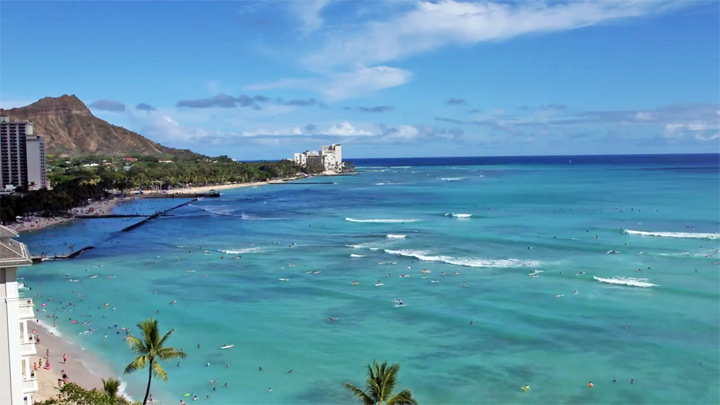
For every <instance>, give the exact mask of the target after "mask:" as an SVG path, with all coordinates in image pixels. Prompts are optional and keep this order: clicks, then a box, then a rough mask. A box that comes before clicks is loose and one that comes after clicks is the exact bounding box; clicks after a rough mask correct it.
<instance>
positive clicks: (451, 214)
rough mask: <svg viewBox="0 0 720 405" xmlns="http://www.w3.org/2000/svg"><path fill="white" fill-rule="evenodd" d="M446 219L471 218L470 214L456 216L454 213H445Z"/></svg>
mask: <svg viewBox="0 0 720 405" xmlns="http://www.w3.org/2000/svg"><path fill="white" fill-rule="evenodd" d="M445 216H446V217H453V218H470V217H472V214H456V213H454V212H446V213H445Z"/></svg>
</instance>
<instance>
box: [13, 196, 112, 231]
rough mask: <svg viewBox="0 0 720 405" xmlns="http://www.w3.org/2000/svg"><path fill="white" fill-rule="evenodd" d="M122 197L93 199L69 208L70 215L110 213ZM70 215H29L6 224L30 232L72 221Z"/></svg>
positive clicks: (17, 229)
mask: <svg viewBox="0 0 720 405" xmlns="http://www.w3.org/2000/svg"><path fill="white" fill-rule="evenodd" d="M124 200H125V199H123V198H108V199H105V200H101V201H93V202H92V203H90V204H88V205H85V206H83V207H75V208H73V209H72V210H71V212H70V213H71V215H73V216H74V215H108V214H110V213H112V209H113V208H115V206H117V204H119V203H121V202H123V201H124ZM73 219H74V218H73V217H72V216H67V217H30V219H28V220H25V221H23V222H16V223H14V224H10V225H6V226H7V227H8V228H10V229H13V230H15V232H32V231H37V230H40V229H43V228H47V227H49V226H54V225H60V224H63V223H65V222H68V221H72V220H73Z"/></svg>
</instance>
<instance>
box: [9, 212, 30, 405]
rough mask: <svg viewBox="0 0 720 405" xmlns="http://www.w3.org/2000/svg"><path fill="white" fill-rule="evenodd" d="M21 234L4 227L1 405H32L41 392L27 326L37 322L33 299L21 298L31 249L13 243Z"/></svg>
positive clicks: (15, 242)
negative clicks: (21, 272) (20, 275)
mask: <svg viewBox="0 0 720 405" xmlns="http://www.w3.org/2000/svg"><path fill="white" fill-rule="evenodd" d="M17 236H18V234H17V233H15V232H13V231H11V230H10V229H8V228H5V227H4V226H0V300H1V301H0V404H9V405H26V404H27V405H30V404H32V394H34V393H36V392H37V391H38V383H37V377H36V376H35V372H34V370H33V367H32V363H31V356H33V355H34V354H36V352H37V351H36V349H35V337H34V336H32V335H31V334H30V333H29V332H28V325H27V322H28V321H29V320H32V319H34V318H35V310H34V304H33V301H32V300H31V299H26V298H23V299H21V298H20V296H19V294H18V281H17V270H18V267H22V266H29V265H31V264H32V259H31V258H30V254H29V253H28V250H27V247H26V246H25V245H24V244H22V243H20V242H18V241H15V240H13V239H12V238H15V237H17Z"/></svg>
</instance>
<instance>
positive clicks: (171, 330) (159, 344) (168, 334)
mask: <svg viewBox="0 0 720 405" xmlns="http://www.w3.org/2000/svg"><path fill="white" fill-rule="evenodd" d="M173 333H175V329H170V330H169V331H168V333H166V334H165V336H163V337H162V339H160V341H159V342H158V346H159V347H162V346H163V345H164V344H165V341H166V340H168V338H169V337H170V335H172V334H173Z"/></svg>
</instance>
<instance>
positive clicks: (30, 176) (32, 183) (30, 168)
mask: <svg viewBox="0 0 720 405" xmlns="http://www.w3.org/2000/svg"><path fill="white" fill-rule="evenodd" d="M26 145H27V147H26V152H27V181H28V190H39V189H41V188H47V189H49V188H50V182H49V181H48V178H47V167H46V161H45V141H44V140H43V138H42V136H40V135H28V136H27V138H26Z"/></svg>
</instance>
